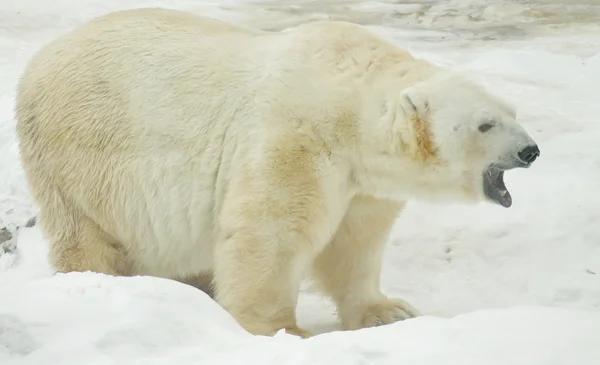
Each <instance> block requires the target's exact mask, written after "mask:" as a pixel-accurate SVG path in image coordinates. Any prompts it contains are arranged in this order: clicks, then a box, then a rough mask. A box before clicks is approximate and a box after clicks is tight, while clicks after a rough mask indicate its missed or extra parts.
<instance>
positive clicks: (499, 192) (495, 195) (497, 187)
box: [483, 166, 512, 208]
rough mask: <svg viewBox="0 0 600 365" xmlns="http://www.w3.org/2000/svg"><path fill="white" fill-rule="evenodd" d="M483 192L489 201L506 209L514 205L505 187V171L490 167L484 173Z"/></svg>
mask: <svg viewBox="0 0 600 365" xmlns="http://www.w3.org/2000/svg"><path fill="white" fill-rule="evenodd" d="M483 192H484V193H485V195H486V196H487V197H488V198H489V199H491V200H493V201H495V202H496V203H498V204H500V205H502V206H503V207H505V208H508V207H510V206H511V205H512V198H511V196H510V193H509V192H508V190H507V189H506V185H504V170H502V169H499V168H497V167H494V166H490V167H488V168H487V169H486V170H485V171H484V173H483Z"/></svg>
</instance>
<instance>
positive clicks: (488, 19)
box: [0, 0, 600, 365]
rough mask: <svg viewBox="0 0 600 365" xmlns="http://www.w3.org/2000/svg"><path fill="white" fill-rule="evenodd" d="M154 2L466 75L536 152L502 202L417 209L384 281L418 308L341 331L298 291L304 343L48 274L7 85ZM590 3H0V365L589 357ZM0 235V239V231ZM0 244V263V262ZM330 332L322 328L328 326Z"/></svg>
mask: <svg viewBox="0 0 600 365" xmlns="http://www.w3.org/2000/svg"><path fill="white" fill-rule="evenodd" d="M146 6H164V7H170V8H176V9H184V10H190V11H194V12H198V13H202V14H206V15H211V16H215V17H218V18H221V19H224V20H230V21H235V22H239V23H240V24H244V25H247V26H254V27H258V28H262V29H271V30H278V29H283V28H286V27H289V26H293V25H296V24H300V23H302V22H306V21H312V20H318V19H326V18H331V19H342V20H349V21H353V22H357V23H360V24H363V25H366V26H368V27H370V28H371V29H373V30H375V31H377V32H379V33H381V34H383V35H385V36H387V37H390V38H391V39H393V40H395V41H396V42H397V43H398V44H399V45H401V46H403V47H406V48H407V49H409V50H410V51H412V52H413V53H414V54H415V55H417V56H418V57H422V58H425V59H428V60H430V61H432V62H434V63H437V64H440V65H444V66H445V67H448V68H451V69H456V70H463V71H467V72H469V73H470V74H471V75H472V77H473V78H475V79H478V80H479V81H481V82H482V83H484V84H485V85H486V86H487V87H489V88H490V89H491V90H492V91H493V92H495V93H496V94H498V95H500V96H501V97H504V98H505V99H507V100H508V101H509V102H511V103H513V104H514V105H515V106H516V107H517V109H518V117H519V120H520V122H521V123H522V124H523V125H524V126H525V127H526V128H527V130H528V131H529V132H530V133H531V134H532V136H533V137H534V138H535V139H536V141H537V142H538V143H539V146H540V149H541V152H542V153H541V157H540V159H539V160H538V161H537V162H536V163H535V164H534V166H533V167H532V168H531V169H529V170H520V171H510V172H509V173H507V174H506V183H507V185H508V187H509V189H510V190H511V194H512V196H513V200H514V204H513V206H512V207H511V208H510V209H503V208H500V207H498V206H493V205H487V204H481V205H477V206H459V205H453V206H436V205H428V204H421V203H416V202H413V203H411V204H410V205H409V207H408V209H407V210H406V211H405V212H404V213H403V214H402V215H401V216H400V217H399V219H398V222H397V224H396V227H395V228H394V230H393V232H392V235H391V237H390V242H389V247H388V253H387V257H386V262H385V267H384V273H383V277H382V281H383V287H384V290H385V292H386V293H388V294H389V295H390V296H399V297H402V298H404V299H406V300H408V301H410V302H411V304H413V305H414V306H416V307H417V308H419V309H420V310H421V311H423V312H424V313H426V314H427V316H425V317H421V318H417V319H413V320H408V321H404V322H401V323H396V324H394V325H389V326H384V327H379V328H373V329H367V330H360V331H355V332H331V331H334V330H336V329H337V322H336V318H335V313H334V311H333V310H334V308H333V306H332V304H331V303H330V302H329V301H327V300H325V299H323V298H320V297H319V296H318V295H317V294H316V293H312V292H310V291H309V290H305V291H304V292H303V293H302V295H301V297H300V303H299V308H298V313H299V322H300V325H302V326H304V327H306V328H308V329H310V330H312V331H315V332H317V333H323V334H321V335H319V336H316V337H314V338H311V339H308V340H299V339H297V338H295V337H293V336H289V335H286V334H281V335H278V336H276V337H275V338H264V337H254V336H250V335H249V334H247V333H246V332H244V331H243V330H242V329H241V328H240V327H239V326H238V325H237V324H236V322H235V321H234V320H233V319H232V318H231V317H230V316H229V315H228V314H227V313H226V312H225V311H223V310H222V309H221V308H220V307H219V306H218V305H216V304H215V303H214V302H212V301H211V300H210V298H208V297H206V295H205V294H204V293H202V292H200V291H198V290H196V289H194V288H191V287H188V286H185V285H183V284H179V283H177V282H173V281H169V280H163V279H156V278H148V277H136V278H113V277H107V276H104V275H98V274H91V273H79V274H67V275H52V270H51V269H50V268H49V266H48V263H47V259H46V251H47V242H46V240H45V239H44V238H43V237H42V235H41V233H40V231H39V229H38V228H37V227H33V228H22V229H20V230H18V231H17V227H22V226H24V225H25V224H26V222H27V221H28V220H29V219H30V218H31V217H33V216H35V214H36V207H35V205H34V204H33V203H32V200H31V198H30V195H29V192H28V190H27V185H26V182H25V180H24V176H23V172H22V170H21V167H20V164H19V157H18V150H17V146H16V139H15V135H14V120H13V111H12V108H13V105H14V88H15V85H16V82H17V80H18V77H19V74H20V73H21V72H22V70H23V67H24V66H25V62H27V60H28V58H29V57H30V56H31V55H32V53H33V52H35V51H36V50H37V49H38V48H39V47H40V46H42V45H43V44H44V43H46V42H48V41H49V40H51V39H52V38H54V37H56V36H57V35H59V34H61V33H62V32H65V31H68V30H70V29H72V28H73V27H74V26H76V25H78V24H80V23H82V22H85V21H87V20H89V19H90V18H91V17H93V16H96V15H100V14H103V13H106V12H109V11H114V10H118V9H126V8H134V7H146ZM598 95H600V1H592V0H588V1H568V0H564V1H549V0H546V1H516V0H515V1H484V0H479V1H476V0H460V1H459V0H456V1H425V0H422V1H392V0H387V1H352V0H327V1H301V0H296V1H290V0H279V1H271V2H269V1H241V0H237V1H223V0H220V1H217V0H214V1H208V0H202V1H194V0H171V1H167V0H162V1H160V0H157V1H142V0H120V1H117V0H55V1H44V0H18V1H17V0H3V1H0V229H2V228H3V227H6V228H7V230H8V231H9V232H10V233H11V235H12V236H13V237H12V238H11V239H10V240H8V241H6V242H4V243H3V244H1V245H2V247H0V364H2V365H4V364H8V365H13V364H15V365H17V364H42V365H45V364H48V365H54V364H61V365H63V364H65V365H66V364H86V365H87V364H167V363H169V364H171V363H172V364H181V365H186V364H242V363H243V364H263V365H270V364H273V365H280V364H426V365H441V364H444V365H448V364H461V365H465V364H477V365H483V364H485V365H494V364H499V365H507V364H511V365H513V364H523V365H525V364H527V365H537V364H540V365H541V364H544V365H563V364H564V365H588V364H589V365H597V364H600V210H599V209H598V206H600V194H598V193H597V187H598V185H599V182H600V102H599V100H600V99H599V96H598ZM0 238H2V236H1V235H0ZM4 252H6V253H4ZM326 332H330V333H326Z"/></svg>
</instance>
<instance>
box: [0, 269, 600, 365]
mask: <svg viewBox="0 0 600 365" xmlns="http://www.w3.org/2000/svg"><path fill="white" fill-rule="evenodd" d="M0 292H1V293H2V298H5V299H4V300H1V301H0V363H1V364H11V365H12V364H14V365H17V364H32V365H33V364H36V365H38V364H61V365H69V364H73V365H75V364H77V365H80V364H165V363H169V364H179V365H185V364H212V365H218V364H240V363H244V364H262V365H269V364H273V365H280V364H290V365H291V364H312V365H319V364H323V365H331V364H345V365H352V364H357V365H358V364H412V365H419V364H423V365H434V364H435V365H440V364H445V365H448V364H462V365H467V364H474V365H475V364H477V365H482V364H486V365H495V364H498V365H507V364H511V365H518V364H523V365H525V364H526V365H537V364H539V365H542V364H543V365H549V364H577V365H586V364H589V365H593V364H598V363H599V361H600V338H599V337H598V336H597V331H598V329H599V328H600V314H597V313H593V312H589V313H588V312H585V311H573V310H568V309H556V308H543V307H535V308H534V307H519V308H511V309H502V310H482V311H476V312H472V313H470V314H464V315H459V316H457V317H454V318H452V319H443V318H437V317H430V316H424V317H420V318H416V319H411V320H407V321H404V322H399V323H396V324H393V325H388V326H383V327H378V328H370V329H364V330H360V331H352V332H349V331H348V332H341V331H337V332H331V333H327V334H322V335H318V336H315V337H313V338H310V339H307V340H301V339H299V338H297V337H294V336H291V335H288V334H285V333H279V334H278V335H276V336H275V337H273V338H270V337H262V336H252V335H250V334H248V333H247V332H245V331H244V330H243V329H242V328H241V327H240V326H239V325H238V324H237V323H236V321H235V320H234V319H233V318H232V317H231V316H230V315H229V314H228V313H227V312H226V311H225V310H223V309H222V308H221V307H219V305H218V304H216V303H215V302H214V301H213V300H211V299H210V297H208V296H207V295H206V294H204V293H203V292H202V291H199V290H197V289H195V288H193V287H190V286H187V285H184V284H181V283H178V282H175V281H171V280H166V279H158V278H151V277H131V278H124V277H111V276H106V275H102V274H94V273H89V272H87V273H69V274H56V275H53V276H50V277H42V278H38V279H36V280H31V281H28V282H27V283H18V284H17V285H11V284H8V283H2V284H0ZM6 298H10V300H6Z"/></svg>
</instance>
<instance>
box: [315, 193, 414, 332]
mask: <svg viewBox="0 0 600 365" xmlns="http://www.w3.org/2000/svg"><path fill="white" fill-rule="evenodd" d="M402 207H403V204H400V203H395V202H391V201H384V200H378V199H375V198H371V197H365V196H360V197H355V198H354V199H353V200H352V202H351V203H350V206H349V208H348V212H347V213H346V216H345V217H344V219H343V220H342V223H341V224H340V226H339V229H338V231H337V233H336V234H335V236H334V238H333V240H332V241H331V243H330V244H329V245H328V246H327V247H326V248H325V249H324V250H323V252H322V253H321V254H320V255H319V256H318V257H317V259H316V260H315V264H314V271H315V274H316V277H317V280H318V284H320V286H321V289H322V290H323V291H324V292H325V293H326V294H328V295H330V296H331V297H332V299H333V300H334V301H335V302H336V305H337V309H338V316H339V317H340V319H341V322H342V328H343V329H348V330H353V329H360V328H364V327H373V326H379V325H384V324H390V323H393V322H396V321H400V320H403V319H406V318H411V317H415V316H418V315H420V313H419V312H418V311H417V310H416V309H414V308H413V307H412V306H410V305H409V304H408V303H406V302H405V301H403V300H402V299H392V298H388V297H387V296H385V295H384V294H382V293H381V291H380V275H381V266H382V259H383V253H384V249H385V244H386V242H387V240H388V234H389V231H390V229H391V228H392V226H393V224H394V222H395V220H396V218H397V216H398V214H399V213H400V211H401V210H402Z"/></svg>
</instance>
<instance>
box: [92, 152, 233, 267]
mask: <svg viewBox="0 0 600 365" xmlns="http://www.w3.org/2000/svg"><path fill="white" fill-rule="evenodd" d="M204 157H207V156H206V155H205V156H204ZM212 161H218V160H216V159H212ZM125 170H126V171H128V173H124V174H120V175H117V174H114V175H113V176H119V177H118V179H124V180H122V181H121V183H116V184H111V186H112V188H111V189H110V190H107V191H106V192H105V194H104V196H105V197H110V198H111V200H112V201H113V203H112V204H110V206H111V209H110V210H109V212H108V215H106V216H104V215H101V216H97V217H95V218H97V219H96V221H97V222H99V223H101V226H103V227H108V228H109V229H107V231H109V232H110V234H111V235H113V236H114V238H115V239H116V240H117V241H118V242H119V244H120V245H122V246H123V247H124V248H125V250H126V251H127V253H128V255H127V256H128V261H129V265H128V266H129V267H130V268H131V274H133V275H151V276H159V277H165V278H173V279H175V278H182V277H186V276H193V275H198V274H199V273H201V272H204V271H208V270H212V267H213V252H214V245H215V242H216V236H217V233H216V232H217V227H218V226H219V223H218V215H219V211H220V206H221V204H222V199H223V195H224V193H225V191H226V182H225V181H227V175H228V174H227V173H226V172H225V171H227V169H226V168H224V167H223V168H222V166H221V164H220V163H219V164H216V165H212V164H207V163H203V161H202V160H200V161H190V159H189V158H187V159H185V160H182V161H180V162H179V161H176V160H175V159H174V158H173V155H171V156H170V160H169V161H165V160H163V159H161V158H160V157H158V156H157V155H154V156H153V158H152V159H147V160H145V161H136V163H135V164H134V165H130V166H128V168H127V169H125ZM224 170H225V171H224ZM124 186H128V187H131V186H133V187H135V188H134V189H129V188H127V189H125V188H122V187H124ZM95 212H96V213H97V212H98V210H96V211H95Z"/></svg>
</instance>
